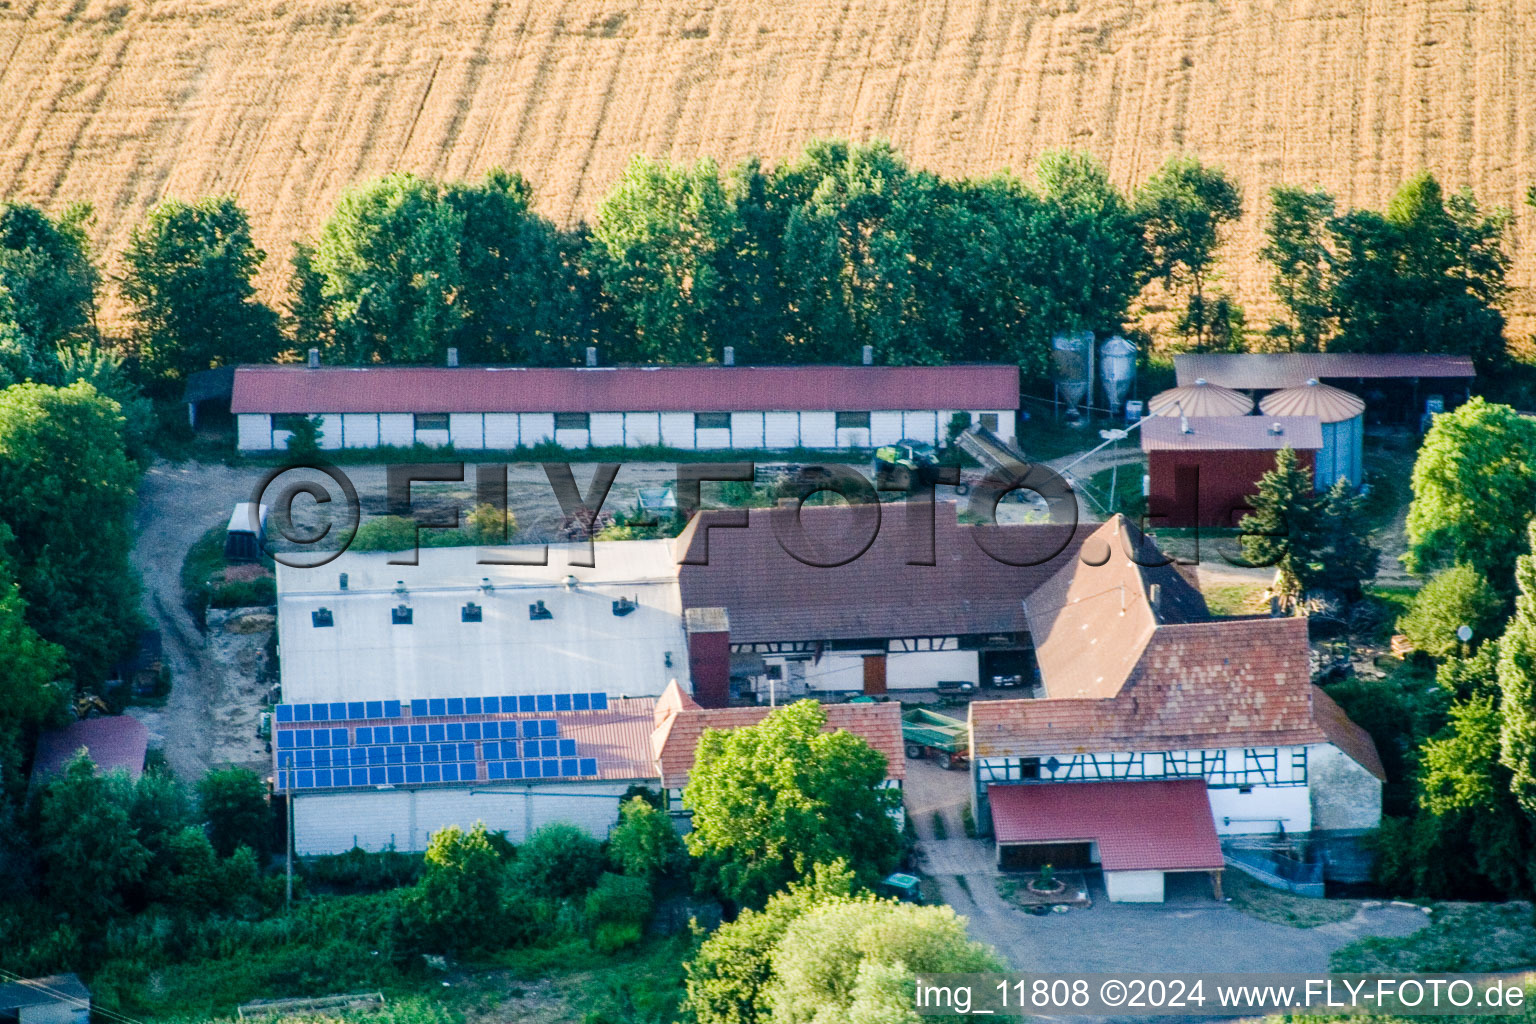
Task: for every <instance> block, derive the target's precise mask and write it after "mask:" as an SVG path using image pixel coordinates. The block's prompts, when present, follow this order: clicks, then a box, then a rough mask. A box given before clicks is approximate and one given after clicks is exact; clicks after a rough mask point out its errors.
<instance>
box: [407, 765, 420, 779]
mask: <svg viewBox="0 0 1536 1024" xmlns="http://www.w3.org/2000/svg"><path fill="white" fill-rule="evenodd" d="M405 781H406V782H420V781H421V765H419V764H408V765H406V766H405Z"/></svg>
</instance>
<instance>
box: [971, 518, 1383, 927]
mask: <svg viewBox="0 0 1536 1024" xmlns="http://www.w3.org/2000/svg"><path fill="white" fill-rule="evenodd" d="M1083 552H1084V554H1083V558H1082V559H1080V560H1076V561H1074V562H1073V563H1072V564H1070V565H1067V566H1063V567H1062V568H1060V569H1059V570H1058V571H1057V573H1056V574H1055V575H1054V576H1053V577H1052V578H1051V579H1050V580H1049V581H1047V582H1046V583H1045V584H1043V585H1042V586H1041V587H1039V588H1038V589H1037V590H1036V591H1035V592H1034V593H1033V594H1031V595H1030V596H1029V597H1028V598H1027V599H1026V602H1025V603H1026V604H1027V605H1028V614H1029V629H1030V633H1031V635H1032V636H1033V637H1034V639H1035V644H1036V653H1037V656H1038V658H1039V662H1040V673H1041V680H1042V683H1043V686H1044V696H1043V697H1042V698H1040V699H1035V700H1004V701H978V702H976V703H973V704H972V705H971V707H970V740H971V757H972V762H971V766H972V767H971V770H972V783H973V788H972V809H973V812H974V814H975V818H976V821H977V823H978V827H979V828H980V829H981V831H982V832H983V833H986V834H990V835H993V837H994V839H995V842H996V844H997V856H998V860H999V863H1000V864H1002V865H1004V866H1013V867H1023V866H1029V865H1032V864H1033V865H1038V864H1040V863H1045V862H1049V863H1051V864H1053V865H1054V866H1055V867H1057V868H1061V867H1067V866H1087V865H1092V864H1097V865H1100V866H1102V867H1103V869H1104V871H1105V876H1106V886H1107V888H1108V890H1109V893H1110V898H1111V899H1123V900H1137V901H1144V900H1160V899H1161V898H1162V894H1163V882H1164V875H1165V874H1166V873H1169V872H1182V871H1202V872H1205V871H1213V870H1217V869H1219V868H1220V867H1221V863H1220V862H1219V861H1216V860H1215V853H1216V852H1217V851H1216V848H1215V846H1214V845H1213V843H1212V838H1213V836H1212V833H1214V836H1216V837H1220V838H1221V839H1222V840H1225V841H1231V840H1232V839H1234V838H1235V837H1246V836H1256V835H1275V834H1279V833H1284V834H1286V835H1288V836H1291V837H1293V838H1296V837H1302V838H1307V839H1314V838H1315V839H1318V840H1325V839H1330V838H1337V837H1355V836H1358V835H1360V834H1362V833H1364V832H1366V831H1368V830H1370V829H1373V828H1375V827H1376V825H1377V824H1378V822H1379V821H1380V818H1381V788H1382V782H1383V780H1384V777H1385V775H1384V771H1383V769H1382V766H1381V760H1380V758H1379V757H1378V755H1377V752H1376V748H1375V745H1374V743H1373V742H1372V741H1371V738H1370V736H1369V734H1367V733H1366V732H1365V731H1364V730H1363V729H1361V728H1360V727H1359V726H1357V725H1355V724H1354V723H1353V722H1351V721H1350V720H1349V719H1348V717H1346V716H1345V715H1344V713H1343V712H1342V711H1341V710H1340V709H1339V707H1338V705H1337V704H1335V703H1334V702H1333V700H1332V699H1331V698H1329V697H1328V695H1327V694H1326V693H1324V692H1323V691H1322V690H1321V689H1320V688H1318V687H1316V686H1314V685H1313V684H1312V681H1311V666H1310V660H1309V649H1308V646H1307V623H1306V621H1305V620H1304V619H1298V618H1236V619H1220V618H1215V617H1213V616H1211V614H1210V612H1209V611H1208V609H1207V608H1206V606H1205V601H1204V599H1203V598H1202V597H1201V595H1200V592H1199V591H1198V590H1196V589H1195V588H1194V587H1193V586H1191V585H1190V584H1189V583H1188V582H1187V581H1186V580H1185V579H1184V578H1183V577H1182V576H1181V575H1180V574H1179V573H1178V572H1177V571H1176V570H1175V569H1174V568H1173V567H1172V566H1171V565H1170V566H1161V567H1157V568H1148V567H1146V566H1145V565H1143V564H1139V563H1148V562H1153V561H1155V555H1156V553H1155V550H1153V549H1151V548H1150V545H1148V544H1147V543H1146V542H1145V540H1144V539H1143V538H1141V537H1140V535H1139V534H1138V533H1137V532H1136V531H1135V528H1134V527H1132V526H1131V525H1130V524H1129V523H1128V522H1127V521H1126V520H1124V519H1123V518H1121V517H1116V518H1115V519H1113V520H1111V521H1110V522H1109V523H1106V524H1105V525H1104V526H1102V527H1100V529H1099V531H1098V532H1096V533H1095V534H1094V535H1093V536H1092V537H1089V538H1088V539H1087V540H1086V541H1085V542H1084V545H1083ZM1132 555H1135V556H1136V557H1135V558H1134V559H1133V557H1132ZM1183 780H1192V781H1194V782H1195V783H1197V785H1187V784H1185V785H1177V786H1171V785H1166V783H1170V782H1180V781H1183ZM1153 783H1156V784H1161V785H1149V784H1153ZM1106 784H1108V785H1109V787H1110V788H1101V787H1104V786H1106ZM1036 786H1042V787H1048V788H1047V791H1046V792H1044V793H1039V794H1035V793H1020V792H1016V791H1015V789H1016V788H1019V787H1036ZM1154 807H1155V808H1158V810H1157V811H1156V813H1148V809H1149V808H1154ZM1130 808H1139V809H1138V810H1136V811H1135V812H1134V813H1132V811H1131V810H1129V809H1130Z"/></svg>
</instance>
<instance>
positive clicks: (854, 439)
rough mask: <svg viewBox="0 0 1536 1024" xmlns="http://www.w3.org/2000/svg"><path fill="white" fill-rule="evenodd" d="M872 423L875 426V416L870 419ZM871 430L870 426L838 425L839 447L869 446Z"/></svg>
mask: <svg viewBox="0 0 1536 1024" xmlns="http://www.w3.org/2000/svg"><path fill="white" fill-rule="evenodd" d="M834 422H835V421H834ZM870 424H871V426H873V424H874V419H873V418H871V419H870ZM869 431H870V428H869V427H838V428H837V446H838V447H839V448H868V447H869Z"/></svg>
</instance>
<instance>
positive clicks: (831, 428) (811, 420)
mask: <svg viewBox="0 0 1536 1024" xmlns="http://www.w3.org/2000/svg"><path fill="white" fill-rule="evenodd" d="M800 444H801V446H802V447H805V448H836V447H837V414H836V413H831V412H802V413H801V414H800Z"/></svg>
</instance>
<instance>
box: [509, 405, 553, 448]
mask: <svg viewBox="0 0 1536 1024" xmlns="http://www.w3.org/2000/svg"><path fill="white" fill-rule="evenodd" d="M519 415H520V417H521V419H520V421H519V424H518V429H519V431H520V436H521V437H520V439H521V442H522V443H523V444H525V445H527V446H528V447H529V448H532V447H533V446H534V445H536V444H543V443H544V442H545V441H553V440H554V439H555V414H554V413H552V412H525V413H520V414H519Z"/></svg>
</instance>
